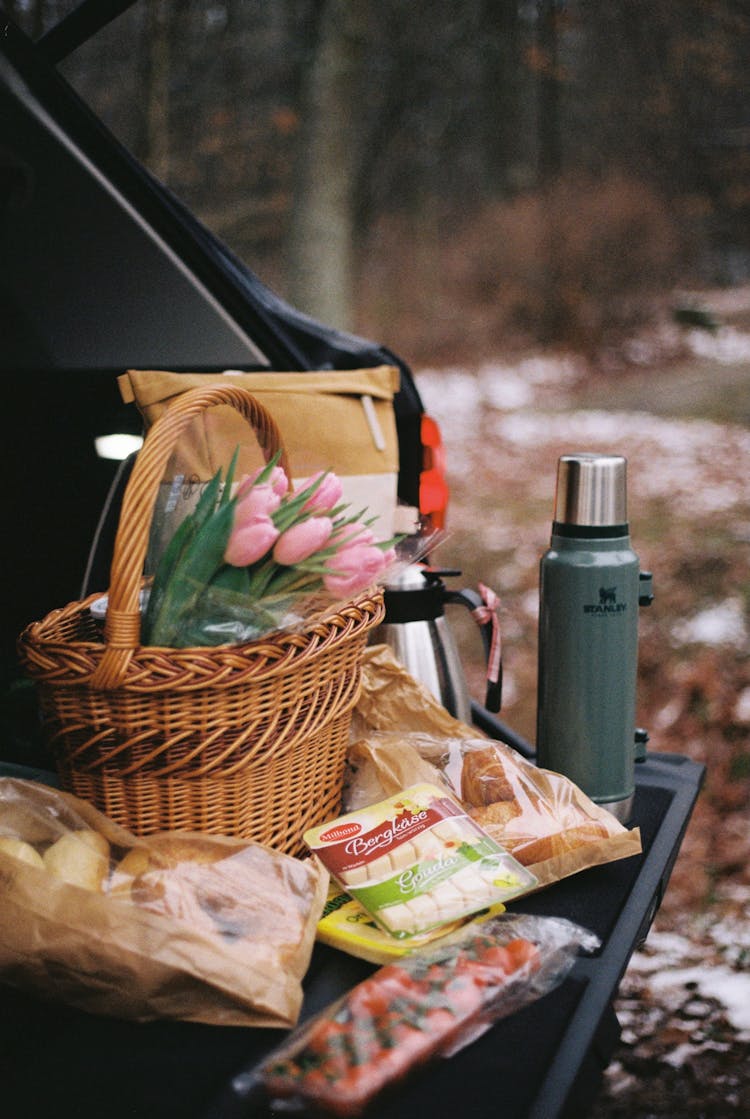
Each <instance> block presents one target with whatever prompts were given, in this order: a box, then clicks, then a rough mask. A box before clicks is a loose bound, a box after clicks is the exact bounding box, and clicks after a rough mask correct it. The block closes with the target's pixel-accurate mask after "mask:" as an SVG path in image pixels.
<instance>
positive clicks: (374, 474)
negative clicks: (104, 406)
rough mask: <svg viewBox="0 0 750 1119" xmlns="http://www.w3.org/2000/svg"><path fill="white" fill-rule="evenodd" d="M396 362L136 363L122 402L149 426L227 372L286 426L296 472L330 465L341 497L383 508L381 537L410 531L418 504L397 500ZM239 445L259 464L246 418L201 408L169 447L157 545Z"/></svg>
mask: <svg viewBox="0 0 750 1119" xmlns="http://www.w3.org/2000/svg"><path fill="white" fill-rule="evenodd" d="M399 377H400V374H399V370H398V369H397V368H395V367H394V366H390V365H383V366H379V367H377V368H374V369H353V370H325V371H320V372H317V371H316V372H290V373H283V372H281V373H276V372H262V373H241V372H237V371H234V370H227V371H225V372H223V373H173V372H167V371H160V370H135V369H131V370H129V371H128V372H127V373H124V374H123V375H122V376H121V377H120V378H119V384H120V391H121V394H122V397H123V400H124V401H125V402H126V403H129V402H133V403H135V404H136V405H137V407H138V409H139V411H140V412H141V414H142V416H143V419H144V422H145V424H146V426H147V427H149V426H150V425H151V424H152V423H153V422H154V421H155V420H156V418H157V417H158V416H159V415H160V414H161V412H162V411H164V409H165V408H166V407H167V405H168V403H169V402H170V400H172V399H173V398H174V397H175V396H176V395H178V394H179V393H182V392H185V391H186V390H187V389H190V388H196V387H199V386H205V385H208V384H215V383H217V382H221V381H223V380H225V379H226V378H232V380H233V381H234V382H235V383H237V384H240V385H242V387H243V388H246V389H248V390H249V391H250V392H252V393H253V395H254V396H256V397H257V398H258V400H259V401H260V402H261V404H263V405H264V407H265V408H267V409H268V411H269V412H270V413H271V415H272V416H273V417H274V419H275V420H276V422H277V423H278V425H279V428H280V430H281V434H282V438H283V441H284V445H285V447H286V450H287V454H288V456H289V462H290V466H291V470H292V478H293V481H295V482H297V481H299V480H301V479H302V478H306V477H308V476H309V475H311V474H314V473H315V472H316V471H318V470H333V471H334V472H335V473H336V474H338V475H339V477H340V478H341V481H342V483H343V486H344V496H343V500H344V501H346V502H348V503H349V504H350V505H351V508H352V511H353V512H359V510H361V509H363V508H366V509H367V510H368V513H369V514H370V515H372V516H377V517H378V521H377V524H376V526H375V527H376V530H377V534H378V536H380V537H381V538H387V537H390V536H391V535H393V534H394V533H396V532H404V531H406V532H408V531H412V530H413V529H412V523H413V521H414V519H415V517H416V511H414V510H411V511H408V510H404V509H402V508H399V506H398V499H397V486H398V469H399V453H398V436H397V432H396V419H395V414H394V409H393V397H394V395H395V393H396V391H397V390H398V387H399ZM237 446H239V447H240V459H239V463H238V474H237V476H238V477H239V476H241V475H242V474H243V473H249V472H250V471H251V470H254V469H255V468H256V467H258V466H260V465H261V464H262V459H261V457H260V453H259V451H258V447H257V445H256V443H255V441H254V440H252V439H250V438H248V430H247V424H245V423H244V421H243V420H242V417H241V416H239V415H238V413H237V412H236V411H235V410H234V409H231V408H215V409H211V410H210V411H208V412H206V413H204V414H203V415H201V416H200V417H198V418H197V419H196V420H195V421H194V423H193V425H192V427H191V428H190V429H189V431H188V433H187V436H186V437H185V438H184V439H183V440H182V442H181V444H180V446H179V448H178V449H177V451H176V452H175V455H174V456H173V460H172V463H171V466H170V469H169V472H168V473H169V477H168V478H167V480H166V481H165V484H164V486H163V487H162V491H163V492H162V495H161V498H160V511H159V515H158V516H157V517H156V518H155V524H156V525H157V526H158V530H157V535H158V539H157V541H156V543H155V545H154V546H155V547H157V548H158V547H160V546H161V544H162V543H163V540H164V539H165V536H166V534H167V533H168V532H170V531H171V530H172V528H173V527H174V525H175V524H176V523H177V522H179V520H180V519H181V518H182V516H183V515H184V513H185V511H186V507H192V505H194V503H195V501H196V500H197V496H198V493H199V492H200V488H201V486H202V485H203V484H204V483H205V482H207V481H208V479H209V478H211V477H212V476H213V475H214V474H215V473H216V470H217V469H218V468H219V467H222V468H224V469H225V468H226V466H227V465H228V463H229V460H230V458H231V456H232V454H233V453H234V450H235V448H236V447H237Z"/></svg>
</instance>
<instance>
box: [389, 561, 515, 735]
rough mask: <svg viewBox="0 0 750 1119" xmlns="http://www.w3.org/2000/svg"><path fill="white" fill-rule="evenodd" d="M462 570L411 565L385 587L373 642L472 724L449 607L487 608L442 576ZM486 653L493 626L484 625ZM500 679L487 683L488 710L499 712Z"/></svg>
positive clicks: (475, 594) (466, 591) (455, 573)
mask: <svg viewBox="0 0 750 1119" xmlns="http://www.w3.org/2000/svg"><path fill="white" fill-rule="evenodd" d="M459 574H460V572H458V571H445V570H440V571H438V570H435V569H430V568H428V567H423V566H421V565H420V564H408V565H407V566H406V567H404V568H403V569H402V570H401V571H400V572H399V573H398V574H397V575H396V576H395V577H394V579H393V581H392V582H391V583H389V584H388V585H387V586H386V588H385V595H384V597H385V610H386V614H385V621H384V623H383V624H382V625H381V626H380V627H379V628H378V630H377V631H376V633H375V635H374V640H376V641H380V642H383V643H384V644H387V645H389V646H390V648H391V649H392V650H393V653H394V655H395V656H396V657H397V658H398V660H399V661H400V662H401V663H402V664H403V665H404V666H405V668H406V669H407V670H408V671H409V673H410V674H411V675H412V676H413V677H414V678H415V679H416V680H419V681H420V682H421V683H422V684H424V685H425V687H427V688H428V689H429V690H430V691H431V692H432V694H433V695H434V696H435V698H436V699H438V700H439V701H440V703H442V705H443V706H444V707H445V708H446V709H447V710H448V711H449V712H450V713H451V715H454V716H455V717H456V718H457V719H460V720H461V721H462V722H465V723H468V724H471V720H472V714H471V699H470V697H469V693H468V688H467V685H466V677H465V674H464V671H463V667H462V665H461V660H460V658H459V655H458V650H457V647H456V643H455V640H454V637H453V634H452V632H451V629H450V626H449V624H448V622H447V620H446V618H445V606H446V604H450V603H457V604H460V605H462V606H465V607H466V608H468V609H469V610H471V611H472V612H474V611H476V610H478V609H481V608H482V607H483V605H484V603H483V600H482V598H481V596H480V595H479V594H477V593H476V592H475V591H472V590H466V589H463V590H451V589H450V588H448V587H446V585H445V583H444V582H443V576H448V575H459ZM480 628H481V630H482V636H483V639H484V643H485V650H486V651H487V652H488V651H489V648H490V644H491V640H492V627H491V624H490V623H489V622H480ZM500 688H501V682H500V679H498V681H497V682H496V683H493V684H492V685H489V684H488V689H487V690H488V694H487V697H486V700H485V706H486V708H487V710H488V711H499V709H500Z"/></svg>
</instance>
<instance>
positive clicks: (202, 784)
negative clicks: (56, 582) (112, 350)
mask: <svg viewBox="0 0 750 1119" xmlns="http://www.w3.org/2000/svg"><path fill="white" fill-rule="evenodd" d="M219 404H229V405H231V406H233V407H234V408H236V409H237V410H238V411H239V412H240V413H241V414H242V415H243V416H244V417H245V419H246V420H247V421H248V423H249V424H250V425H251V427H252V429H253V431H254V433H255V436H256V438H257V440H258V443H259V445H260V447H261V449H262V450H263V453H264V456H265V458H266V461H268V460H269V459H270V458H271V457H272V456H273V455H274V454H275V453H276V452H277V451H278V450H280V449H281V450H282V459H281V463H282V465H286V459H285V455H284V454H283V449H282V445H281V438H280V435H279V432H278V428H277V427H276V424H275V422H274V420H273V419H272V418H271V416H270V415H269V414H268V412H267V411H266V410H265V409H264V408H263V407H262V406H261V405H260V404H259V403H258V401H257V400H255V398H254V397H252V396H251V395H250V394H249V393H248V392H247V391H246V390H244V389H241V388H239V387H237V386H233V385H227V386H214V387H211V388H208V389H195V390H190V391H188V392H186V393H184V394H183V395H181V396H180V397H178V398H176V400H175V401H174V402H173V403H172V404H171V406H170V407H169V408H168V410H167V411H166V412H165V413H164V414H163V416H162V417H161V418H160V419H159V420H158V421H157V422H156V423H155V424H154V426H153V427H152V428H151V429H150V431H149V433H148V435H147V437H146V441H145V443H144V446H143V448H142V450H141V452H140V453H139V455H138V458H137V460H136V464H135V467H134V469H133V473H132V475H131V478H130V480H129V482H128V486H127V488H126V491H125V495H124V499H123V506H122V512H121V516H120V524H119V528H118V532H117V539H116V541H115V549H114V555H113V560H112V572H111V587H110V592H109V606H108V611H107V619H106V623H105V628H104V632H103V634H102V632H101V630H100V629H99V627H98V626H97V623H96V621H95V620H94V619H93V618H92V616H91V613H90V609H89V607H90V605H91V603H92V602H93V601H94V600H95V599H96V598H98V597H100V596H99V595H92V596H91V597H90V598H87V599H86V600H84V601H81V602H73V603H71V604H70V605H69V606H66V607H65V608H64V609H62V610H55V611H53V612H52V613H51V614H48V615H47V617H46V618H44V619H43V620H42V621H40V622H35V623H33V624H32V625H30V626H28V627H27V628H26V629H25V630H24V632H23V633H22V634H21V636H20V638H19V655H20V658H21V662H22V664H23V665H24V667H25V669H26V671H27V672H28V674H29V675H30V676H31V677H32V678H33V679H35V680H36V682H37V684H38V691H39V696H40V707H41V711H42V717H43V721H44V725H45V732H46V736H47V738H48V740H49V742H50V743H51V746H52V749H53V751H54V756H55V760H56V764H57V769H58V773H59V776H60V780H61V783H62V785H63V787H64V788H65V789H67V790H68V791H70V792H73V793H75V794H76V795H78V796H82V797H84V798H86V799H87V800H89V801H91V802H92V803H93V804H95V805H96V807H97V808H99V809H100V810H101V811H103V812H104V813H106V814H107V815H108V816H110V817H111V818H112V819H113V820H115V821H116V822H117V823H119V824H121V825H123V826H124V827H126V828H128V829H129V830H130V831H132V832H134V833H135V834H136V835H147V834H150V833H151V832H155V831H159V830H162V829H170V830H171V829H176V830H194V831H203V832H211V833H216V834H223V835H233V836H240V837H242V838H246V839H254V840H257V841H259V842H261V843H266V844H268V845H270V846H272V847H275V848H277V849H279V850H283V851H286V852H288V853H291V854H297V853H299V852H301V851H302V850H303V848H304V844H303V842H302V834H303V832H304V831H305V829H306V828H308V827H313V826H316V825H317V824H320V823H323V822H324V821H325V820H326V819H329V818H330V817H331V816H332V815H335V814H336V812H337V811H338V809H339V807H340V801H341V793H342V785H343V777H344V765H345V758H346V751H347V746H348V737H349V725H350V721H351V714H352V709H353V707H354V704H355V703H356V700H357V695H358V692H359V685H360V674H361V658H362V653H363V651H364V647H365V645H366V642H367V637H368V632H369V630H370V629H371V628H372V627H374V626H376V625H377V624H378V623H379V622H380V621H381V620H382V617H383V605H382V595H381V594H380V592H378V591H374V592H371V593H366V594H363V595H361V596H359V597H358V598H356V599H355V600H353V601H351V602H348V603H345V604H343V605H337V606H336V607H335V608H334V609H331V610H328V611H327V612H325V613H324V614H321V615H318V616H316V617H315V618H314V619H313V620H312V621H311V622H310V624H309V625H307V626H306V627H305V628H304V629H302V630H301V631H294V632H288V633H277V634H272V635H269V636H268V637H265V638H261V639H259V640H256V641H253V642H250V643H248V644H245V645H221V646H215V647H208V648H190V649H167V648H158V647H143V646H141V645H140V609H139V593H140V589H141V585H142V570H143V562H144V558H145V554H146V548H147V544H148V536H149V529H150V523H151V517H152V512H153V508H154V503H155V499H156V494H157V490H158V487H159V484H160V482H161V479H162V476H163V474H164V469H165V466H166V464H167V461H168V459H169V456H170V454H171V452H172V450H173V448H174V446H175V444H176V442H177V439H178V438H179V436H180V433H181V432H182V431H183V430H184V429H185V427H186V426H187V424H188V423H189V422H190V420H191V419H193V418H194V417H195V416H196V415H197V414H199V413H200V412H202V411H203V410H204V409H206V408H208V407H212V406H213V405H219Z"/></svg>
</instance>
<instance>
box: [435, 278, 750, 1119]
mask: <svg viewBox="0 0 750 1119" xmlns="http://www.w3.org/2000/svg"><path fill="white" fill-rule="evenodd" d="M717 301H719V297H717ZM744 306H745V305H744V304H739V305H738V307H737V308H736V309H735V314H734V317H732V313H731V308H730V311H729V313H727V312H726V307H725V314H724V317H723V320H722V325H721V326H720V328H719V329H718V330H717V331H715V332H712V333H708V332H705V331H702V332H693V331H684V330H683V331H681V332H680V333H679V335H677V334H676V333H675V330H674V328H670V329H671V331H672V333H671V334H667V333H662V335H660V336H653V335H652V336H651V337H650V338H649V339H643V340H640V343H639V344H640V346H641V356H642V363H641V365H640V366H636V367H633V365H632V364H631V365H630V366H629V367H628V368H624V367H623V368H621V369H619V370H618V369H612V368H609V369H606V370H604V371H599V372H594V373H592V372H591V370H590V369H586V368H584V367H583V366H582V365H581V364H580V363H578V362H576V361H575V360H572V359H561V358H558V357H550V356H544V357H540V356H538V355H534V356H526V357H522V358H518V359H515V360H513V361H508V362H499V361H493V362H487V363H484V364H477V365H475V366H473V367H470V368H469V367H461V368H458V367H457V368H453V369H445V368H442V369H436V370H426V369H425V370H422V371H421V372H420V371H417V377H418V383H419V386H420V389H421V391H422V395H423V397H424V400H425V403H426V405H427V407H428V410H430V411H431V412H432V413H433V414H434V415H435V416H436V418H438V420H439V421H440V422H441V424H442V426H443V432H444V437H445V441H446V447H447V454H448V463H449V473H450V481H451V486H452V491H453V499H452V506H451V516H450V522H449V525H448V532H449V535H448V537H447V539H446V540H445V542H444V543H443V544H442V545H441V547H440V550H439V554H438V555H437V560H438V561H439V563H440V564H441V565H443V566H453V565H457V566H460V567H461V568H462V570H463V577H462V579H461V580H460V581H461V582H462V583H463V584H464V585H471V586H476V583H477V581H478V580H483V581H484V582H486V583H488V584H489V585H490V586H492V587H493V588H494V589H495V590H496V591H497V592H498V594H499V595H500V597H501V600H502V624H503V632H504V663H505V700H504V709H503V714H504V718H505V720H506V721H507V722H508V723H510V724H511V725H513V726H514V727H515V728H516V729H517V730H518V731H520V732H521V733H523V734H525V735H526V736H527V737H528V738H530V739H531V740H533V737H534V719H535V710H534V708H535V687H536V618H537V605H538V561H539V557H540V556H541V554H542V553H543V551H544V550H545V548H546V547H547V545H548V537H549V526H550V521H551V517H552V503H553V493H554V481H555V473H556V464H557V459H558V457H559V455H560V454H564V453H566V452H572V451H580V450H591V451H607V452H613V453H622V454H625V455H626V457H627V458H628V492H629V513H630V524H631V533H632V541H633V546H634V548H635V550H636V551H637V552H638V554H639V557H640V560H641V566H642V568H644V569H646V568H647V569H649V570H651V571H653V573H654V590H655V596H656V597H655V601H654V603H653V605H652V607H650V608H649V609H648V610H643V611H642V612H641V620H640V649H639V692H638V722H639V724H640V725H643V726H645V727H647V728H648V730H649V732H650V736H651V741H650V748H651V749H653V750H656V751H674V752H678V753H681V754H686V755H688V756H689V757H691V758H694V759H695V760H697V761H700V762H703V763H705V764H706V766H707V777H706V783H705V788H704V790H703V792H702V793H701V795H700V798H699V801H698V804H697V806H696V809H695V812H694V815H693V818H692V820H691V823H690V826H689V828H688V832H687V835H686V837H685V841H684V844H683V847H682V850H681V853H680V856H679V858H678V861H677V864H676V866H675V869H674V873H673V875H672V879H671V882H670V886H669V889H668V891H667V894H666V896H665V898H664V901H663V904H662V906H661V909H660V912H659V914H658V916H657V918H656V921H655V924H654V928H653V931H652V933H651V935H650V936H649V938H648V940H647V942H646V945H645V946H644V948H643V950H642V951H641V952H639V953H637V955H636V956H635V957H634V960H633V963H632V965H631V967H630V968H629V970H628V972H627V974H626V976H625V979H624V982H623V985H622V988H621V994H620V1002H619V1005H618V1008H617V1009H618V1016H619V1018H620V1021H621V1023H622V1026H623V1037H622V1043H621V1045H620V1047H619V1050H618V1052H617V1053H616V1056H615V1060H614V1061H613V1064H612V1066H611V1067H610V1069H609V1070H608V1074H607V1079H606V1084H605V1088H604V1090H603V1092H602V1095H601V1097H600V1099H599V1101H598V1103H597V1107H596V1112H595V1116H596V1119H620V1117H622V1119H625V1116H627V1117H628V1119H647V1117H650V1116H659V1117H674V1119H677V1117H678V1116H680V1117H686V1116H689V1117H693V1116H695V1117H697V1116H701V1115H704V1114H705V1115H709V1114H710V1115H711V1116H712V1117H717V1119H719V1117H723V1116H740V1115H745V1114H746V1113H747V1111H746V1108H747V1100H748V1099H750V1061H749V1060H748V1055H749V1043H750V1009H749V1008H750V975H749V963H750V900H749V899H750V655H749V654H748V647H749V641H748V604H749V602H750V562H749V561H750V428H749V426H747V425H748V419H749V418H750V338H748V336H747V335H746V334H745V333H744V327H745V325H746V323H745V322H744V321H743V316H745V314H746V312H745V309H744ZM748 306H750V302H748ZM728 398H729V399H731V411H730V412H729V414H727V407H728V404H727V400H728ZM451 617H452V619H453V621H454V625H455V627H456V630H457V634H458V638H459V642H460V645H461V648H462V653H463V655H464V658H465V660H466V661H467V663H468V665H469V675H470V679H471V682H472V690H473V691H474V694H477V695H480V694H481V687H482V665H481V654H480V650H479V643H478V639H477V636H476V633H475V632H474V627H473V624H472V623H471V622H464V620H463V619H462V618H460V617H457V616H456V617H454V615H453V614H452V615H451Z"/></svg>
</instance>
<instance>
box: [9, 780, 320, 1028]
mask: <svg viewBox="0 0 750 1119" xmlns="http://www.w3.org/2000/svg"><path fill="white" fill-rule="evenodd" d="M327 888H328V875H327V874H326V873H325V871H323V870H322V869H321V868H320V867H317V866H316V865H315V864H314V863H313V861H312V860H307V861H304V862H303V861H301V860H299V859H293V858H291V857H290V856H287V855H283V854H281V853H279V852H276V851H272V850H270V849H269V848H266V847H263V846H261V845H260V844H257V843H250V842H246V841H243V840H239V839H228V838H224V837H221V836H209V835H203V834H201V835H198V834H191V833H186V832H160V833H158V834H156V835H153V836H149V837H147V838H145V839H136V838H135V837H134V836H132V835H131V834H130V833H129V832H127V831H125V830H124V829H122V828H120V827H118V826H117V825H115V824H114V823H113V822H112V821H111V820H109V819H108V818H107V817H105V816H103V815H102V814H101V813H99V812H98V811H97V810H96V809H94V808H93V807H92V806H91V805H89V804H87V803H86V802H85V801H83V800H80V799H78V798H76V797H73V796H71V795H70V794H67V793H63V792H60V791H58V790H56V789H52V788H49V787H47V786H45V785H42V784H37V783H35V782H32V781H23V780H16V779H13V778H4V779H0V978H2V980H3V982H6V983H9V984H11V985H13V986H17V987H20V988H22V989H24V990H28V991H32V992H34V993H36V994H38V995H40V996H41V997H43V998H51V999H55V1000H58V1001H61V1002H64V1003H67V1004H69V1005H71V1006H75V1007H78V1008H80V1009H83V1010H86V1011H90V1012H91V1013H95V1014H104V1015H112V1016H116V1017H119V1018H127V1019H134V1020H138V1021H147V1020H149V1019H155V1018H173V1019H184V1020H190V1021H198V1022H206V1023H211V1024H216V1025H239V1026H277V1027H288V1026H291V1025H294V1024H295V1023H296V1021H297V1019H298V1017H299V1011H300V1007H301V1005H302V978H303V976H304V975H305V972H306V971H307V968H308V965H309V962H310V956H311V953H312V948H313V945H314V939H315V929H316V924H317V921H318V918H319V917H320V915H321V913H322V911H323V906H324V904H325V900H326V893H327Z"/></svg>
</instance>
